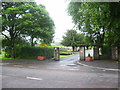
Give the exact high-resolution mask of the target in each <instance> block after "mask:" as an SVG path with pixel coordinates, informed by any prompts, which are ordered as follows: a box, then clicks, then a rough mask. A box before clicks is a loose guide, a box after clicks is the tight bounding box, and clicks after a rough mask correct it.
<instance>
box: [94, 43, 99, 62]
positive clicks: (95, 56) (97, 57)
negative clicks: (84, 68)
mask: <svg viewBox="0 0 120 90" xmlns="http://www.w3.org/2000/svg"><path fill="white" fill-rule="evenodd" d="M93 52H94V60H99V59H100V58H99V46H97V45H94V49H93Z"/></svg>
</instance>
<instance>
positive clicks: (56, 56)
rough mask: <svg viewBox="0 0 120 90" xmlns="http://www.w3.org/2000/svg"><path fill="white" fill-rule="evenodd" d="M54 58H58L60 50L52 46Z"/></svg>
mask: <svg viewBox="0 0 120 90" xmlns="http://www.w3.org/2000/svg"><path fill="white" fill-rule="evenodd" d="M54 60H57V61H59V60H60V51H59V47H55V48H54Z"/></svg>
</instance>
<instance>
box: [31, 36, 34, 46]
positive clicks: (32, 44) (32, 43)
mask: <svg viewBox="0 0 120 90" xmlns="http://www.w3.org/2000/svg"><path fill="white" fill-rule="evenodd" d="M33 40H34V38H33V37H31V46H34V42H33Z"/></svg>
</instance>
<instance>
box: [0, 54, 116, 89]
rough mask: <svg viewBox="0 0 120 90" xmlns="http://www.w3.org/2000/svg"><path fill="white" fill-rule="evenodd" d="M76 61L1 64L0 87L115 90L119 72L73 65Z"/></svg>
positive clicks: (65, 59)
mask: <svg viewBox="0 0 120 90" xmlns="http://www.w3.org/2000/svg"><path fill="white" fill-rule="evenodd" d="M77 58H78V56H77V55H75V56H71V57H68V58H64V59H62V60H61V61H52V63H51V62H49V61H45V62H44V61H42V63H39V64H38V63H37V64H35V63H34V64H30V63H29V64H27V63H26V64H22V63H18V64H16V63H12V64H4V65H3V66H2V88H118V72H116V71H105V70H100V69H95V68H89V67H85V66H82V65H76V64H75V63H74V62H75V61H76V60H78V59H77ZM0 68H1V67H0Z"/></svg>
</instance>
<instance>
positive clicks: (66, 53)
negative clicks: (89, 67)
mask: <svg viewBox="0 0 120 90" xmlns="http://www.w3.org/2000/svg"><path fill="white" fill-rule="evenodd" d="M71 54H72V52H71V51H69V50H66V49H60V55H71Z"/></svg>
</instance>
